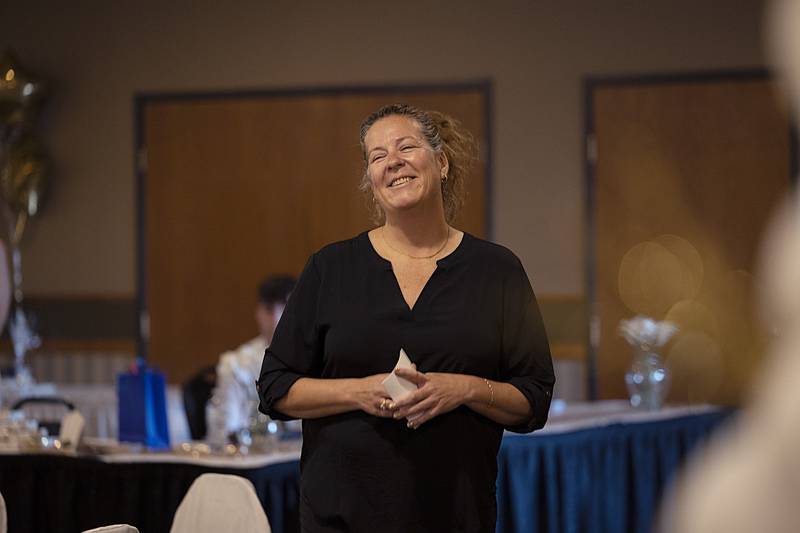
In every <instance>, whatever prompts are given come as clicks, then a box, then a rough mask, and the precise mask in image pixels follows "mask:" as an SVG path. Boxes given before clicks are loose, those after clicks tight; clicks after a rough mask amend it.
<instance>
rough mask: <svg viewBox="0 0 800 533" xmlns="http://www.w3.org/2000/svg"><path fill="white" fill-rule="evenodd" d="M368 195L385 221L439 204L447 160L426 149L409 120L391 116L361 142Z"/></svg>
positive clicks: (424, 141)
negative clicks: (379, 207)
mask: <svg viewBox="0 0 800 533" xmlns="http://www.w3.org/2000/svg"><path fill="white" fill-rule="evenodd" d="M364 145H365V147H366V151H367V174H368V176H369V179H370V183H371V184H372V193H373V195H374V196H375V199H376V200H377V201H378V203H379V204H380V206H381V208H383V211H384V213H386V215H387V217H388V216H391V215H392V214H395V213H400V212H402V211H407V210H410V209H412V208H415V207H419V206H425V205H435V203H434V202H438V204H439V205H441V204H442V190H441V179H442V175H443V174H445V173H446V172H447V158H446V157H444V155H442V154H437V153H435V152H434V151H433V149H432V148H431V147H430V146H429V145H428V142H427V141H426V140H425V138H424V137H423V135H422V133H421V132H420V129H419V125H418V124H417V122H416V121H415V120H413V119H411V118H408V117H404V116H400V115H391V116H388V117H385V118H382V119H380V120H378V121H377V122H375V124H373V125H372V127H371V128H370V129H369V131H368V132H367V135H366V136H365V138H364Z"/></svg>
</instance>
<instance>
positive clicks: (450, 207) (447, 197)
mask: <svg viewBox="0 0 800 533" xmlns="http://www.w3.org/2000/svg"><path fill="white" fill-rule="evenodd" d="M393 115H397V116H402V117H408V118H410V119H412V120H414V121H415V122H416V123H417V125H418V126H419V129H420V132H421V133H422V135H423V137H424V138H425V141H426V142H427V143H428V145H429V146H430V148H431V150H433V152H434V153H437V154H444V156H445V157H446V158H447V163H448V167H449V168H448V171H447V179H446V180H444V181H443V182H442V202H443V204H444V215H445V219H446V220H447V222H448V224H449V223H452V222H453V220H454V219H455V217H456V216H457V215H458V213H459V211H460V210H461V208H462V207H463V205H464V196H465V194H466V189H465V186H464V182H465V180H466V178H467V176H468V175H469V171H470V169H471V168H472V165H473V163H474V162H475V160H476V159H477V158H478V157H477V154H478V147H477V143H476V142H475V138H474V137H473V136H472V134H471V133H470V132H469V131H468V130H467V129H466V128H464V126H462V124H461V122H459V121H458V120H456V119H454V118H453V117H451V116H449V115H447V114H445V113H441V112H439V111H426V110H423V109H420V108H418V107H414V106H412V105H408V104H390V105H386V106H383V107H381V108H380V109H378V110H377V111H375V112H373V113H371V114H370V115H369V116H368V117H367V118H365V119H364V121H363V122H362V123H361V132H360V142H361V154H362V156H363V158H364V172H363V174H362V176H361V183H360V184H359V187H358V188H359V190H360V191H361V192H363V193H364V195H365V197H366V200H367V204H368V206H369V207H370V210H371V212H372V219H373V221H374V222H375V223H376V224H382V223H383V222H384V220H385V218H386V215H385V213H384V212H383V209H381V207H380V205H378V202H376V201H375V199H374V196H373V195H372V182H371V181H370V179H369V173H368V164H369V162H368V161H367V147H366V145H365V144H364V138H365V137H366V136H367V132H368V131H369V129H370V128H371V127H372V126H373V124H375V123H376V122H377V121H379V120H380V119H382V118H385V117H389V116H393Z"/></svg>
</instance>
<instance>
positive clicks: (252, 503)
mask: <svg viewBox="0 0 800 533" xmlns="http://www.w3.org/2000/svg"><path fill="white" fill-rule="evenodd" d="M220 531H224V532H225V533H270V527H269V521H268V520H267V515H266V513H265V512H264V508H263V507H262V506H261V502H260V501H259V499H258V496H257V495H256V490H255V488H254V487H253V484H252V483H251V482H250V481H249V480H247V479H245V478H243V477H239V476H233V475H230V474H203V475H201V476H200V477H198V478H197V479H195V480H194V483H192V486H191V487H189V491H188V492H187V493H186V496H184V498H183V501H181V504H180V505H179V506H178V510H177V511H176V512H175V518H174V519H173V521H172V528H171V529H170V533H219V532H220Z"/></svg>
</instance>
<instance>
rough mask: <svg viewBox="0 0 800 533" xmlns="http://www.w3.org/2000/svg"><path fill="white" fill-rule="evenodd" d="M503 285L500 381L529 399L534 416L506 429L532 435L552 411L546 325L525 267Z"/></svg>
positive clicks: (520, 265) (551, 380) (551, 373)
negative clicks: (508, 384) (511, 386)
mask: <svg viewBox="0 0 800 533" xmlns="http://www.w3.org/2000/svg"><path fill="white" fill-rule="evenodd" d="M517 266H518V268H517V269H515V270H516V271H515V272H514V273H513V274H512V275H510V276H509V277H508V278H507V279H506V280H505V283H504V288H503V291H504V292H503V353H502V358H501V368H500V373H501V378H502V380H503V381H505V382H507V383H510V384H511V385H513V386H514V387H516V388H517V389H519V391H520V392H521V393H522V394H523V395H524V396H525V398H527V400H528V402H530V404H531V408H532V412H533V415H532V417H531V418H530V419H529V420H528V421H527V422H525V423H523V424H519V425H516V426H506V428H505V429H507V430H509V431H513V432H515V433H530V432H531V431H533V430H535V429H539V428H541V427H542V426H544V424H545V422H546V421H547V414H548V412H549V410H550V400H551V397H552V395H553V385H554V384H555V375H554V373H553V361H552V359H551V357H550V346H549V344H548V342H547V333H546V332H545V329H544V322H543V321H542V315H541V313H540V311H539V305H538V304H537V303H536V297H535V296H534V294H533V288H532V287H531V283H530V281H529V280H528V276H527V275H526V274H525V269H524V268H523V266H522V263H520V262H519V260H517Z"/></svg>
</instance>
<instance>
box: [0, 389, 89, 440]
mask: <svg viewBox="0 0 800 533" xmlns="http://www.w3.org/2000/svg"><path fill="white" fill-rule="evenodd" d="M11 410H12V411H17V410H22V411H23V412H24V413H25V416H26V417H27V418H32V419H35V420H37V421H38V422H39V427H40V428H41V427H43V428H45V429H47V433H48V434H49V435H54V436H57V435H58V434H59V431H60V429H61V420H62V419H63V418H64V415H66V414H67V413H68V412H70V411H74V410H75V404H73V403H72V402H70V401H67V400H65V399H64V398H61V397H59V396H28V397H27V398H20V399H19V400H17V401H16V402H14V404H13V405H12V406H11Z"/></svg>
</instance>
